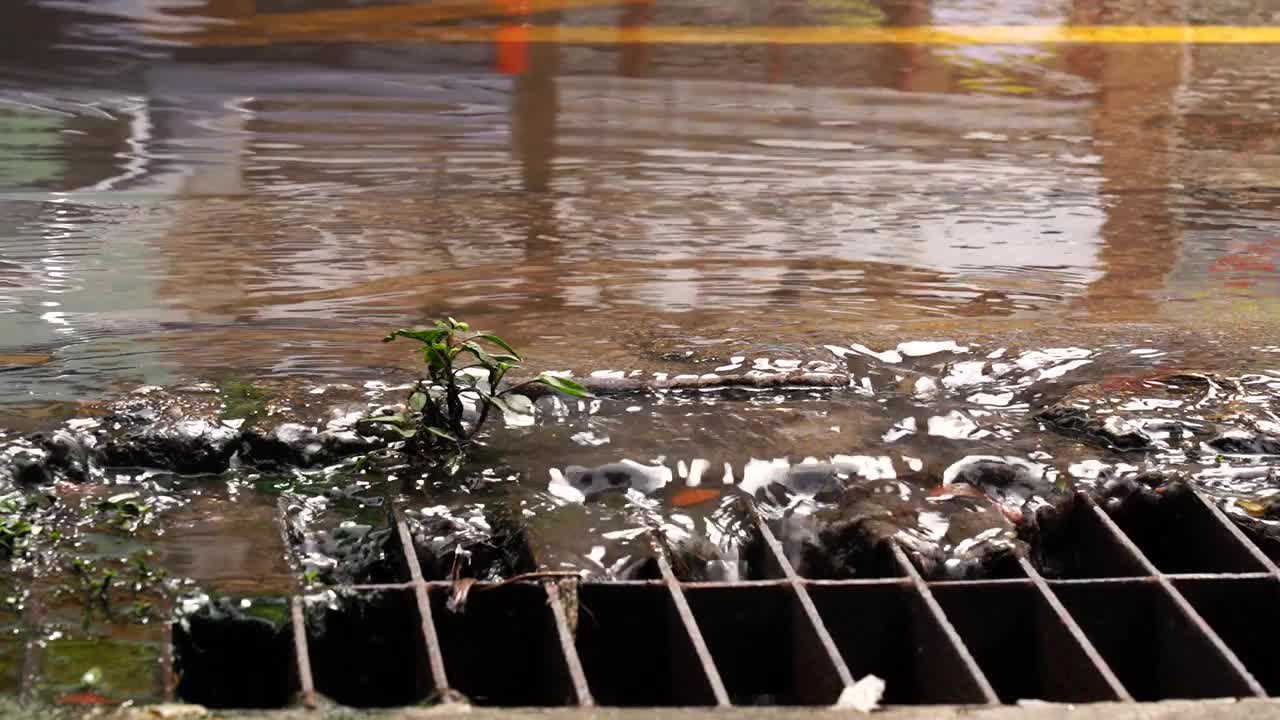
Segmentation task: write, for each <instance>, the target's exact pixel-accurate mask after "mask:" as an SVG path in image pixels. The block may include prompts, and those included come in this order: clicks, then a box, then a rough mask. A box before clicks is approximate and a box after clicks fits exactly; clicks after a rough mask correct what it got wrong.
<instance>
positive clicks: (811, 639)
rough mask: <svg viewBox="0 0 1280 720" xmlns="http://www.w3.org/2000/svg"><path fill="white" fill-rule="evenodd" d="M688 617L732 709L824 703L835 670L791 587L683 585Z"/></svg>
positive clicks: (834, 684) (832, 696) (832, 689)
mask: <svg viewBox="0 0 1280 720" xmlns="http://www.w3.org/2000/svg"><path fill="white" fill-rule="evenodd" d="M684 593H685V597H686V598H687V599H688V601H689V608H690V609H691V610H692V611H693V617H694V619H695V620H696V621H697V623H698V627H699V629H701V630H702V636H703V639H704V640H706V643H707V648H708V649H709V650H710V651H711V659H712V661H714V662H715V666H716V669H717V670H719V671H720V678H721V679H722V680H723V681H724V684H725V689H726V690H728V692H729V698H730V700H731V701H732V702H733V704H734V705H829V704H831V703H833V702H835V701H836V700H837V699H838V698H839V697H840V690H841V688H842V685H841V683H840V679H839V676H838V674H837V672H836V669H835V668H834V667H832V666H831V663H830V660H829V659H828V658H827V656H826V654H825V652H823V650H822V648H821V646H820V645H819V644H818V641H817V639H816V637H815V630H814V628H813V626H812V625H811V624H810V622H809V619H808V618H807V617H806V616H805V615H804V611H803V609H802V608H801V607H800V603H799V599H798V597H797V596H796V594H795V592H793V591H792V589H791V587H790V586H786V585H755V586H751V585H747V586H738V587H723V586H721V587H717V586H712V585H699V586H687V587H685V590H684Z"/></svg>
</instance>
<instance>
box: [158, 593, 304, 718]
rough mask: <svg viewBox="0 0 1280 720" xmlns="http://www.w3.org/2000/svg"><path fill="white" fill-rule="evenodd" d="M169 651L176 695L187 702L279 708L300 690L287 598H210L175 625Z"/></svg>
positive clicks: (235, 706)
mask: <svg viewBox="0 0 1280 720" xmlns="http://www.w3.org/2000/svg"><path fill="white" fill-rule="evenodd" d="M246 603H247V604H246ZM173 650H174V670H175V672H176V673H177V676H178V678H179V680H178V686H177V693H178V696H179V697H181V698H182V699H183V700H185V701H187V702H191V703H196V704H199V705H204V706H205V707H212V708H279V707H284V706H286V705H288V704H289V703H290V702H291V701H292V699H293V696H294V694H295V693H296V692H297V690H298V682H297V678H296V673H295V672H294V667H295V666H294V662H293V627H292V624H291V623H290V613H289V601H288V600H287V599H285V598H242V599H237V598H219V599H217V600H213V601H211V602H209V603H208V604H206V605H205V606H203V607H202V608H200V609H199V610H197V611H195V612H194V613H191V614H189V615H186V616H185V617H183V618H182V620H181V621H180V622H179V623H177V624H175V625H174V627H173Z"/></svg>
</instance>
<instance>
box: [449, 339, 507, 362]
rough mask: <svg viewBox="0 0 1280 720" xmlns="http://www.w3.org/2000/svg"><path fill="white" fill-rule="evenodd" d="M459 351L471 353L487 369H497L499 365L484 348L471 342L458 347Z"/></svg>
mask: <svg viewBox="0 0 1280 720" xmlns="http://www.w3.org/2000/svg"><path fill="white" fill-rule="evenodd" d="M458 350H459V352H469V353H471V354H472V355H474V356H475V358H476V360H479V361H480V364H481V365H483V366H485V368H486V369H487V368H492V367H497V365H498V361H497V360H495V359H494V357H493V356H492V355H490V354H489V353H488V351H486V350H485V349H484V348H482V347H480V346H479V345H477V344H475V343H473V342H471V341H470V340H468V341H466V342H464V343H460V344H459V345H458Z"/></svg>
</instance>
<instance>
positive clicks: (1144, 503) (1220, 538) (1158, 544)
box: [1112, 486, 1266, 573]
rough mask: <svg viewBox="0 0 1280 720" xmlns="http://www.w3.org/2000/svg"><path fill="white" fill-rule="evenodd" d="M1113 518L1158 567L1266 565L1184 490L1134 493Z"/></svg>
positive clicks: (1197, 569) (1217, 569)
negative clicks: (1162, 493)
mask: <svg viewBox="0 0 1280 720" xmlns="http://www.w3.org/2000/svg"><path fill="white" fill-rule="evenodd" d="M1175 487H1176V486H1175ZM1112 518H1113V519H1114V520H1115V522H1116V524H1117V525H1119V526H1120V529H1121V530H1123V531H1124V533H1125V535H1128V536H1129V538H1130V539H1132V540H1133V542H1134V544H1135V545H1137V546H1138V547H1139V548H1140V549H1141V550H1142V553H1143V554H1144V555H1146V556H1147V558H1148V559H1149V560H1151V562H1152V563H1153V564H1154V565H1155V566H1156V567H1157V568H1158V569H1159V570H1160V571H1161V572H1165V573H1248V572H1263V571H1265V570H1266V568H1265V567H1263V565H1262V564H1261V563H1259V562H1258V561H1257V560H1256V559H1255V558H1254V557H1253V555H1252V554H1251V553H1250V552H1249V551H1248V548H1247V547H1246V546H1244V545H1242V544H1240V543H1239V542H1236V541H1235V539H1234V538H1233V537H1232V535H1231V532H1230V531H1229V530H1228V529H1227V528H1226V527H1225V526H1223V525H1222V523H1220V522H1218V519H1217V518H1215V517H1213V515H1212V514H1211V511H1210V510H1209V508H1208V507H1206V506H1205V505H1204V503H1203V502H1202V501H1201V500H1200V499H1199V498H1198V497H1196V496H1195V495H1194V494H1193V493H1192V491H1191V490H1189V489H1185V488H1184V489H1182V490H1181V491H1177V492H1172V493H1170V494H1168V495H1164V496H1158V497H1152V496H1147V495H1141V494H1137V493H1135V494H1133V495H1130V496H1129V497H1128V498H1126V500H1125V501H1124V503H1123V504H1121V505H1120V507H1119V508H1118V509H1117V510H1116V511H1115V512H1113V513H1112Z"/></svg>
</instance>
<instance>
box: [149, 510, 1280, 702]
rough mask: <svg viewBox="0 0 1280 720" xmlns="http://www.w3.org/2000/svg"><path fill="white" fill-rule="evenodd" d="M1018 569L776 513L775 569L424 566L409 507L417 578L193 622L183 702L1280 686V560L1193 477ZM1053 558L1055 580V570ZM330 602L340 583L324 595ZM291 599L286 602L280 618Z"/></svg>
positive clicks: (1164, 693)
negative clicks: (832, 548) (568, 578)
mask: <svg viewBox="0 0 1280 720" xmlns="http://www.w3.org/2000/svg"><path fill="white" fill-rule="evenodd" d="M1071 513H1072V514H1071V516H1070V517H1069V518H1068V519H1067V522H1066V528H1067V529H1066V530H1065V532H1064V533H1063V534H1061V535H1060V536H1057V537H1056V538H1055V539H1054V540H1053V541H1052V542H1050V543H1049V544H1047V545H1044V546H1041V547H1039V548H1038V549H1037V551H1036V557H1035V559H1034V562H1032V561H1030V560H1027V559H1022V560H1020V562H1019V564H1018V567H1017V568H1015V571H1016V573H1015V574H1016V576H1015V577H1006V578H1002V579H995V580H966V581H948V582H926V581H925V580H924V579H923V578H922V577H921V575H920V574H919V573H918V572H917V570H916V568H915V567H914V566H913V565H912V563H911V562H910V560H909V559H908V558H907V556H906V554H905V553H904V552H903V551H902V550H901V549H899V548H897V547H891V548H887V549H886V553H888V554H890V555H891V556H892V557H888V558H886V561H887V562H886V563H885V567H886V568H887V570H886V572H885V573H884V575H885V576H884V577H875V578H862V579H855V580H838V581H837V580H815V579H806V578H803V577H800V576H798V575H797V573H796V571H795V570H794V569H793V568H792V566H791V565H790V564H789V563H788V562H787V560H786V558H785V556H784V554H783V552H782V548H781V546H780V545H779V543H778V542H777V540H776V539H775V538H774V536H773V534H772V533H771V532H770V531H769V529H768V528H767V527H763V528H761V531H762V534H763V540H764V542H763V545H764V552H765V554H766V558H765V560H764V566H765V568H766V570H765V574H766V577H767V579H764V580H757V581H750V582H735V583H697V582H695V583H685V582H680V581H678V580H677V579H676V577H675V576H674V574H673V573H672V570H671V567H670V566H669V565H668V564H667V562H666V561H665V560H663V559H662V558H659V560H658V569H659V572H660V578H659V579H655V580H648V581H633V582H609V583H603V582H601V583H592V582H582V583H577V582H573V583H569V584H563V583H558V582H557V581H555V580H547V581H545V582H544V581H541V580H531V581H520V582H510V583H505V584H497V583H490V584H485V583H476V584H474V585H472V586H471V587H470V591H469V593H468V596H467V602H466V607H465V609H464V610H463V611H459V612H455V611H453V610H451V609H450V608H449V607H448V606H449V600H450V597H451V595H452V594H453V592H454V587H453V586H452V585H451V584H450V583H447V582H432V581H427V580H424V578H423V571H422V568H421V564H420V562H419V559H418V556H417V554H416V553H415V550H414V545H413V542H412V540H411V537H410V534H409V529H408V527H407V526H406V524H405V521H404V518H403V517H402V516H401V515H399V513H394V523H395V531H396V533H397V538H396V539H397V540H398V543H397V544H394V546H393V547H394V548H395V553H393V554H396V553H398V557H397V558H396V560H397V561H398V562H399V564H400V569H401V571H402V573H403V575H402V577H401V580H402V582H398V583H391V584H381V585H360V586H353V587H350V588H347V589H345V590H343V591H342V592H341V593H338V594H337V595H336V597H338V598H339V599H338V600H337V601H336V602H335V601H334V599H333V598H334V597H335V595H333V594H327V595H326V594H321V596H308V597H304V596H303V595H302V594H301V593H299V594H297V595H295V596H293V597H290V598H288V599H284V600H281V601H280V605H279V607H278V608H275V609H274V612H276V613H277V617H278V618H280V621H279V622H277V623H276V624H274V625H273V624H271V623H269V622H255V623H248V624H245V625H244V627H240V628H236V627H235V624H234V623H232V624H231V626H230V627H229V626H228V624H227V623H218V622H212V621H208V622H197V621H193V622H190V623H188V624H187V625H186V626H175V630H174V644H175V649H176V655H177V669H178V674H179V675H180V681H179V683H178V686H177V693H178V694H179V695H180V696H182V697H183V698H184V699H186V700H189V701H193V702H200V703H204V704H207V705H212V706H259V707H262V706H268V707H269V706H284V705H287V704H290V703H293V702H299V701H300V702H303V703H307V704H311V703H316V702H319V701H320V699H321V698H328V699H330V700H332V701H334V702H337V703H342V704H346V705H352V706H395V705H411V704H416V703H420V702H424V701H431V700H440V699H448V698H452V697H457V696H458V694H461V695H462V696H465V697H466V698H467V699H468V700H470V701H471V702H473V703H476V704H481V705H504V706H553V705H580V706H590V705H609V706H615V705H617V706H679V705H685V706H693V705H703V706H717V705H719V706H726V705H758V704H778V705H827V704H831V703H834V702H835V701H836V700H837V698H839V697H840V695H841V692H842V690H843V689H844V688H846V687H849V686H851V685H852V684H853V683H854V682H855V681H856V680H857V679H859V678H860V677H862V676H864V675H867V674H875V675H877V676H879V677H880V678H882V679H883V680H884V681H885V683H886V690H885V697H884V702H885V703H886V704H917V703H926V704H993V703H1013V702H1016V701H1018V700H1021V699H1039V700H1045V701H1063V702H1092V701H1115V700H1119V701H1129V700H1140V701H1141V700H1157V699H1164V698H1203V697H1246V696H1265V695H1267V694H1269V693H1273V694H1274V693H1280V650H1278V648H1280V643H1277V642H1276V640H1275V638H1273V637H1272V636H1273V635H1274V633H1275V630H1274V628H1273V625H1272V624H1271V623H1270V622H1269V620H1268V618H1269V617H1270V610H1271V609H1273V608H1274V607H1276V606H1277V600H1278V599H1280V598H1278V597H1277V593H1278V591H1280V569H1277V567H1276V565H1275V564H1274V562H1273V560H1272V558H1271V557H1270V555H1269V554H1275V553H1274V552H1273V550H1271V549H1268V550H1267V551H1266V552H1264V551H1263V549H1262V548H1260V547H1259V546H1257V545H1255V544H1254V543H1253V542H1252V541H1251V540H1250V539H1249V538H1248V537H1247V536H1246V535H1245V534H1244V533H1242V532H1241V531H1240V530H1239V529H1238V528H1237V527H1236V526H1235V525H1234V524H1233V523H1232V522H1231V521H1230V520H1228V519H1227V518H1226V517H1225V516H1224V515H1223V514H1222V513H1221V512H1220V511H1219V510H1218V509H1217V508H1216V507H1214V506H1213V505H1212V504H1211V503H1209V502H1207V501H1206V500H1204V499H1203V498H1201V497H1200V496H1198V495H1196V494H1194V493H1184V494H1181V495H1179V496H1177V497H1170V498H1168V499H1167V500H1166V501H1164V502H1161V503H1158V504H1155V505H1151V506H1149V507H1148V508H1145V509H1144V510H1143V511H1142V512H1137V513H1128V514H1125V515H1123V516H1118V517H1117V518H1112V517H1111V516H1110V515H1108V514H1107V513H1106V512H1104V511H1103V510H1102V509H1101V508H1100V507H1099V506H1098V505H1097V504H1095V503H1094V502H1093V501H1092V500H1091V499H1090V498H1088V497H1085V496H1081V497H1080V498H1079V499H1078V502H1076V503H1074V505H1073V509H1072V510H1071ZM1047 575H1051V576H1052V577H1047ZM321 598H323V599H321ZM270 612H272V609H271V608H268V614H270Z"/></svg>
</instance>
